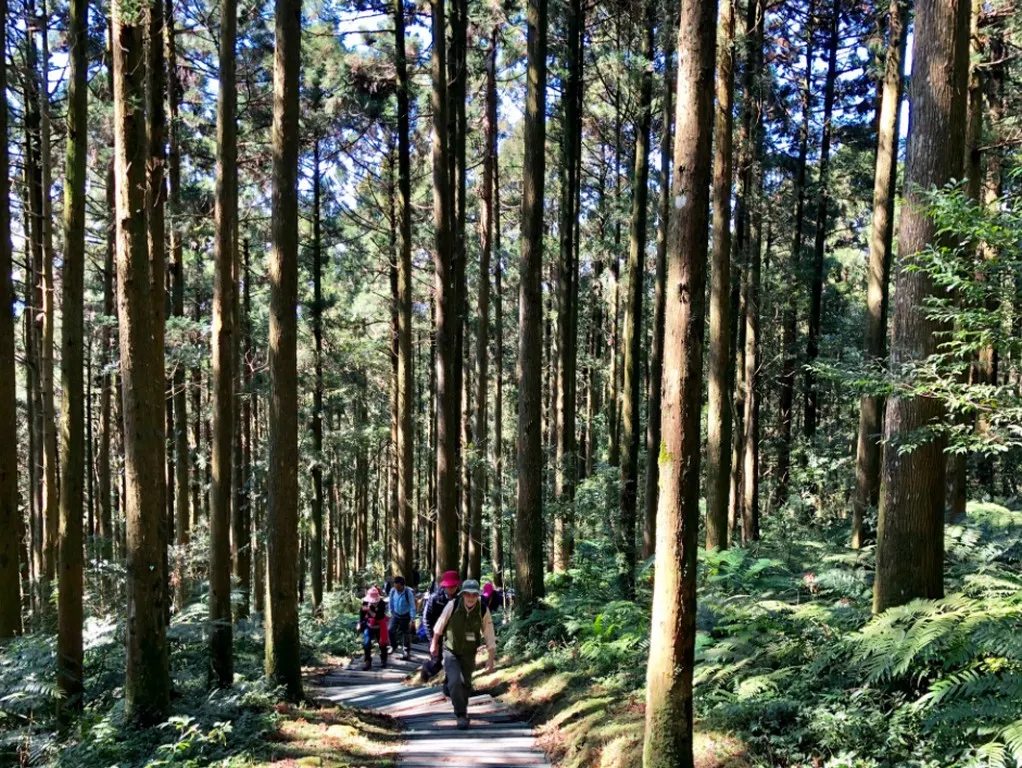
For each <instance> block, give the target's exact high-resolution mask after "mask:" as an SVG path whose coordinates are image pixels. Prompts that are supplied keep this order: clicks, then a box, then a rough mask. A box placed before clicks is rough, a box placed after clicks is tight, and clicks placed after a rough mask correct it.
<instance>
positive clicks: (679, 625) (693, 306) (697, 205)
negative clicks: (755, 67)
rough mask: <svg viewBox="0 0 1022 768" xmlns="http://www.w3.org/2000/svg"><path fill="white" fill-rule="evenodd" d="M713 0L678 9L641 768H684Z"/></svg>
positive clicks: (688, 741)
mask: <svg viewBox="0 0 1022 768" xmlns="http://www.w3.org/2000/svg"><path fill="white" fill-rule="evenodd" d="M716 17H717V3H716V2H715V0H695V1H694V2H691V3H685V4H683V5H682V6H681V12H680V19H679V31H678V106H677V112H676V121H677V122H676V126H677V127H676V136H675V143H674V167H675V168H676V169H677V170H676V173H675V176H674V184H673V187H672V193H673V194H672V198H673V200H674V207H675V215H674V216H672V217H671V226H670V234H669V237H668V244H667V248H668V250H667V260H668V262H667V263H668V272H667V285H669V286H673V288H672V289H671V290H670V291H669V292H668V296H667V304H666V319H665V336H664V338H665V344H664V413H663V447H662V449H661V452H660V471H661V479H660V487H661V494H660V502H659V507H658V509H657V547H656V581H655V586H654V590H653V617H652V629H651V632H650V649H649V665H648V668H647V672H646V729H645V738H644V743H643V765H645V766H664V767H665V768H666V767H667V766H671V768H677V767H678V766H680V767H681V768H690V766H692V765H693V755H692V741H693V733H692V716H693V701H692V669H693V667H694V657H695V638H696V624H695V618H696V550H697V548H698V545H697V543H696V538H697V533H698V527H699V495H700V494H699V463H700V458H701V457H700V428H699V424H700V415H701V414H700V411H701V408H700V405H701V400H702V384H703V375H702V371H703V321H704V315H705V299H704V292H705V285H706V252H707V246H708V242H707V241H708V233H709V203H710V200H709V194H710V180H711V165H712V158H711V147H710V144H711V141H710V139H711V134H712V126H713V74H714V71H713V70H714V59H715V53H716V51H715V49H716V45H715V42H716V40H715V29H714V26H715V22H716Z"/></svg>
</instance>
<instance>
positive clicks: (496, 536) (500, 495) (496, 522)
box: [486, 24, 504, 588]
mask: <svg viewBox="0 0 1022 768" xmlns="http://www.w3.org/2000/svg"><path fill="white" fill-rule="evenodd" d="M497 29H498V25H497V24H495V25H494V30H493V36H494V40H496V37H497V34H498V32H497ZM496 54H497V45H496V42H495V43H494V46H493V50H492V51H491V52H490V61H489V62H488V65H487V66H488V70H487V79H486V100H487V104H488V105H492V106H489V107H488V108H489V109H490V115H491V121H490V125H491V126H492V128H493V131H494V135H493V137H492V143H491V144H489V145H488V146H490V147H491V148H492V153H493V159H492V163H493V187H492V189H493V199H492V201H491V205H492V210H493V321H494V325H495V328H494V337H495V338H494V352H493V356H494V364H495V367H496V371H495V376H494V379H495V380H494V393H493V542H492V546H491V550H490V554H491V556H492V559H493V583H494V585H495V586H496V587H497V588H503V586H504V287H503V276H504V261H503V254H502V253H501V250H500V155H499V148H500V145H499V144H498V143H497V141H496V138H497V136H496V132H497V122H496V119H495V110H496V106H497V62H496Z"/></svg>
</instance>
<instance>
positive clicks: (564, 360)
mask: <svg viewBox="0 0 1022 768" xmlns="http://www.w3.org/2000/svg"><path fill="white" fill-rule="evenodd" d="M565 25H566V34H567V40H566V41H565V45H566V50H567V56H566V59H565V69H566V71H567V77H566V82H565V86H564V93H563V95H562V103H563V105H564V121H563V122H564V127H563V136H562V140H561V208H560V221H559V224H558V234H559V239H560V250H561V253H560V261H559V262H558V266H559V270H560V272H559V275H558V280H557V339H558V349H559V352H560V354H559V355H558V359H557V378H558V388H557V392H558V399H557V404H556V415H555V418H556V422H557V434H556V442H557V446H556V452H557V454H556V459H555V461H554V471H555V473H556V474H555V478H554V497H555V499H556V502H557V504H556V507H555V510H556V517H555V519H554V570H555V571H562V572H563V571H566V570H567V569H568V566H569V564H570V562H571V555H572V551H573V549H574V536H575V534H574V527H575V482H576V478H577V475H578V468H577V463H578V459H577V454H578V448H577V446H576V445H575V361H576V358H577V356H578V339H577V337H578V329H577V328H576V327H575V323H574V322H573V316H572V315H573V311H574V308H575V305H576V303H577V299H578V264H577V263H576V261H575V241H574V234H575V221H576V219H577V217H578V200H579V194H578V193H579V188H578V182H579V168H580V165H581V154H582V109H581V106H582V104H581V99H582V87H583V80H582V66H583V61H582V56H583V47H582V41H583V39H584V37H585V9H584V7H583V4H582V0H571V2H569V4H568V7H567V15H566V18H565ZM494 119H496V105H494ZM494 130H495V129H494Z"/></svg>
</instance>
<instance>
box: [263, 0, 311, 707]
mask: <svg viewBox="0 0 1022 768" xmlns="http://www.w3.org/2000/svg"><path fill="white" fill-rule="evenodd" d="M301 16H302V5H301V0H277V2H276V11H275V32H276V45H275V48H274V67H273V131H272V133H273V216H272V237H271V249H270V264H269V277H270V337H269V350H268V360H267V363H268V367H269V371H270V402H269V417H270V418H269V440H270V447H269V457H268V466H270V467H273V468H274V470H273V471H272V472H269V473H268V482H267V494H266V495H267V502H268V503H267V509H266V518H267V519H266V534H267V556H268V557H267V569H266V571H267V573H266V576H267V592H268V595H269V600H268V605H267V612H266V676H267V677H269V678H270V679H271V680H272V681H273V682H274V683H275V684H276V685H283V686H284V687H285V689H286V691H287V697H288V698H289V699H290V700H292V701H297V700H299V699H300V698H301V696H302V674H301V659H300V655H301V647H300V644H299V641H298V595H297V585H298V381H297V379H298V376H297V367H298V362H297V317H296V310H297V304H298V135H299V126H298V88H299V81H298V74H299V65H300V62H301Z"/></svg>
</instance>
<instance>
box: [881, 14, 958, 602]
mask: <svg viewBox="0 0 1022 768" xmlns="http://www.w3.org/2000/svg"><path fill="white" fill-rule="evenodd" d="M915 13H916V15H915V24H916V26H915V40H916V44H915V48H914V50H913V72H914V75H913V78H912V83H911V86H910V88H911V91H910V101H911V104H912V121H913V122H912V127H911V129H910V133H909V146H908V159H907V161H906V164H905V189H906V206H905V208H904V212H903V213H902V217H901V225H900V229H899V234H898V259H899V262H900V263H901V264H902V265H905V264H906V263H908V262H909V261H910V260H911V259H912V258H914V256H915V254H917V253H918V252H919V251H921V250H922V249H923V248H925V247H927V245H929V244H930V243H931V242H933V241H934V240H936V239H937V236H938V235H937V232H936V230H935V225H934V222H933V220H932V219H930V218H929V217H928V216H927V215H926V211H925V207H924V205H923V201H922V200H920V197H919V190H926V189H930V188H931V187H937V188H938V189H939V188H941V187H943V186H944V184H946V183H947V182H948V181H949V180H950V179H953V178H958V177H959V176H960V175H961V170H962V160H963V156H964V152H965V105H966V80H967V77H968V63H969V45H968V34H969V3H968V2H967V0H918V2H917V3H916V6H915ZM934 290H935V289H934V286H933V282H932V280H931V278H930V277H929V276H928V275H927V274H926V273H925V272H922V271H917V272H908V271H905V272H902V273H900V274H899V275H898V284H897V289H896V291H895V300H894V315H893V317H892V330H891V362H890V365H891V370H892V371H893V372H894V373H895V374H896V375H903V374H904V371H905V368H906V366H908V365H911V364H912V363H918V362H921V361H923V360H925V359H926V358H927V357H928V356H929V355H931V354H933V353H934V352H935V351H936V345H937V338H938V334H939V333H941V332H943V331H945V330H946V327H945V326H944V324H942V323H939V322H936V321H933V320H931V319H929V318H928V317H927V316H926V314H925V313H924V312H923V311H922V308H923V306H924V304H925V301H926V298H927V297H928V296H930V295H932V294H933V293H934ZM944 415H945V411H944V407H943V405H942V403H941V402H940V401H939V400H936V399H934V398H927V397H923V396H920V395H910V394H908V393H906V392H904V391H899V390H897V389H896V390H895V391H894V393H893V394H892V396H891V397H890V398H888V401H887V412H886V414H885V422H884V441H885V444H886V445H887V450H885V451H884V456H883V459H882V465H881V476H880V478H881V492H880V497H881V499H880V524H879V528H878V531H877V553H876V558H877V567H876V571H877V573H876V581H875V583H874V590H873V610H874V612H877V613H879V612H881V611H883V610H885V609H887V608H890V607H891V606H894V605H900V604H902V603H906V602H908V601H910V600H913V599H914V598H939V597H941V596H942V595H943V593H944V585H943V565H944V515H943V512H944V474H945V461H944V440H943V439H942V438H940V437H934V438H933V439H930V440H929V441H927V442H924V443H923V444H922V445H919V446H917V447H915V448H914V449H912V450H911V451H908V452H905V453H902V452H901V451H900V447H901V446H900V445H899V443H901V442H902V441H903V440H904V438H905V437H907V436H909V435H911V434H913V433H916V432H917V430H919V429H923V428H926V427H928V426H931V425H934V424H937V423H939V422H940V421H941V420H942V419H943V418H944Z"/></svg>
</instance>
